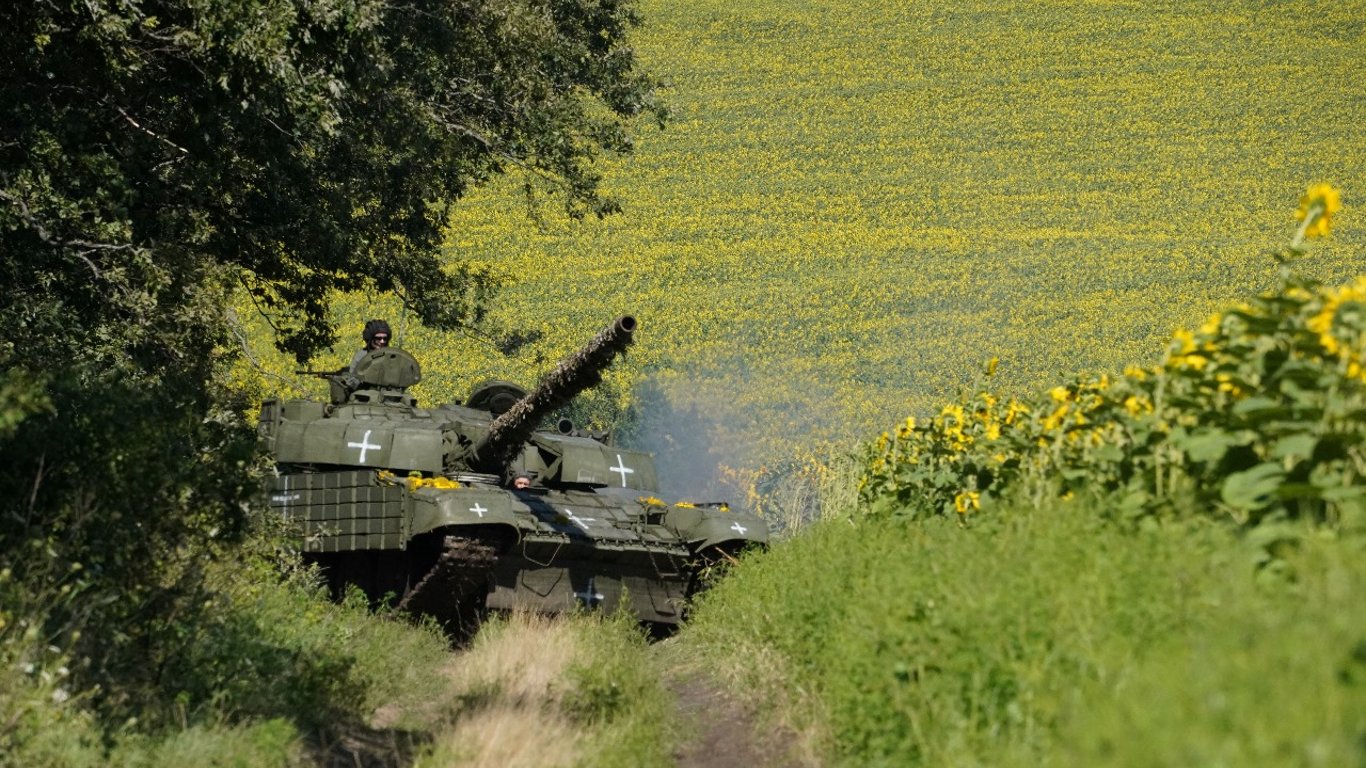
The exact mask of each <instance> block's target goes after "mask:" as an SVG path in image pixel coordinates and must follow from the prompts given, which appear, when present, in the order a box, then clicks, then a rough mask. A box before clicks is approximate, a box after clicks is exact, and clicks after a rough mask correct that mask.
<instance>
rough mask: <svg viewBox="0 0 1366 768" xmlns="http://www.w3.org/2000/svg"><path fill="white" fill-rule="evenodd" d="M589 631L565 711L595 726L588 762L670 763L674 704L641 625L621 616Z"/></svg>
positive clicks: (596, 765)
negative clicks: (665, 687) (666, 691)
mask: <svg viewBox="0 0 1366 768" xmlns="http://www.w3.org/2000/svg"><path fill="white" fill-rule="evenodd" d="M594 623H595V624H596V626H590V627H588V628H587V629H586V631H585V633H584V638H585V639H584V644H585V647H586V649H587V653H585V655H584V656H585V658H583V659H582V660H581V661H579V662H578V663H577V664H574V665H573V666H572V667H570V669H569V674H568V680H569V693H568V694H567V695H566V697H565V700H564V711H565V713H566V714H567V715H568V716H569V718H570V719H571V720H573V721H575V722H578V723H582V724H583V725H584V726H585V727H588V728H591V729H592V730H591V733H592V737H591V740H590V744H589V746H588V747H587V748H586V750H585V751H586V753H587V754H588V755H590V757H588V758H587V759H585V760H584V761H583V764H584V765H588V766H592V768H616V767H618V766H619V767H620V768H631V767H632V766H648V765H665V764H668V763H667V760H666V756H667V755H668V753H669V750H670V747H671V746H672V739H673V737H674V733H673V731H672V730H671V728H670V718H671V717H672V715H673V707H672V702H671V701H670V699H669V698H668V696H667V694H666V693H665V691H664V689H663V685H662V682H663V681H662V680H661V678H660V675H659V670H658V667H657V665H655V664H652V663H651V655H650V647H649V645H648V642H647V639H646V637H645V635H644V633H643V632H642V630H641V628H640V626H639V625H638V624H637V623H636V622H635V621H634V619H633V618H632V617H631V616H630V615H628V614H626V613H619V614H617V615H616V616H614V617H611V618H609V619H606V620H604V621H601V622H594Z"/></svg>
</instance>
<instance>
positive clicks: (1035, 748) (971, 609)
mask: <svg viewBox="0 0 1366 768" xmlns="http://www.w3.org/2000/svg"><path fill="white" fill-rule="evenodd" d="M1000 512H1001V514H999V515H993V516H991V517H989V518H984V519H983V520H982V521H981V523H980V524H979V525H976V526H972V527H970V528H968V529H967V530H964V529H962V528H961V527H960V526H957V525H955V524H954V523H953V521H951V520H945V519H943V518H939V517H935V518H931V519H929V520H924V521H920V522H914V523H912V522H910V521H908V520H906V519H905V518H882V519H875V520H874V519H865V520H863V521H862V522H860V523H859V524H858V525H856V526H850V525H848V524H846V523H822V524H818V525H816V526H813V527H812V528H810V529H808V530H807V531H806V532H805V533H803V535H801V536H798V537H795V538H793V539H792V540H790V541H788V542H786V543H785V544H784V545H783V546H782V547H777V548H774V549H773V550H772V551H771V552H769V553H767V554H765V555H763V556H761V557H751V558H747V559H746V560H745V561H744V563H743V566H742V567H740V568H738V569H736V570H735V571H734V572H733V573H732V574H731V576H730V577H729V578H728V579H727V580H725V581H723V582H721V583H720V584H719V585H717V587H715V588H714V589H713V590H712V591H710V592H708V593H707V595H706V596H705V597H704V599H703V601H702V604H701V605H700V606H699V607H698V610H697V612H696V615H695V619H694V621H693V622H692V624H691V625H690V627H689V628H688V630H687V632H686V634H685V636H684V639H685V640H686V641H687V642H690V643H695V644H697V645H698V646H700V647H701V648H703V649H704V650H705V652H706V653H707V655H708V656H709V657H710V658H711V660H712V662H713V663H714V664H716V665H717V666H718V668H719V669H721V670H723V671H724V672H725V673H726V674H729V675H730V676H732V679H733V681H734V683H733V684H734V687H735V688H736V689H737V690H741V691H748V692H749V695H750V696H751V697H752V698H753V699H754V700H756V701H758V702H760V703H762V704H764V705H766V706H767V707H768V708H769V714H770V715H771V716H777V717H782V718H784V719H786V720H788V721H789V722H795V724H796V725H798V726H799V731H802V732H811V733H817V734H820V733H823V734H824V736H823V739H824V740H823V741H821V742H820V746H822V747H823V748H824V754H826V755H827V757H828V759H829V761H830V764H832V765H850V766H853V765H860V766H862V765H868V766H875V765H888V766H891V765H999V766H1028V765H1041V764H1057V765H1190V764H1201V765H1213V764H1223V765H1287V764H1289V765H1324V766H1327V765H1348V764H1354V762H1356V761H1357V760H1359V758H1360V749H1361V747H1360V741H1359V739H1360V736H1361V734H1362V733H1363V732H1366V730H1364V729H1366V720H1364V719H1363V712H1366V680H1363V679H1362V676H1361V675H1360V674H1359V670H1360V668H1361V667H1360V661H1359V659H1358V657H1359V656H1360V646H1361V639H1362V637H1364V636H1366V634H1364V633H1366V618H1363V617H1366V612H1363V611H1362V610H1361V598H1360V596H1361V594H1362V589H1363V587H1366V567H1364V566H1363V563H1366V560H1363V558H1362V555H1363V554H1366V553H1364V552H1363V550H1362V548H1361V540H1360V539H1359V538H1352V539H1338V538H1336V537H1333V536H1325V535H1323V534H1322V533H1321V532H1316V531H1315V530H1314V529H1312V528H1309V527H1307V526H1305V525H1303V524H1299V525H1297V526H1295V528H1296V532H1297V533H1298V541H1299V544H1298V546H1297V547H1296V548H1295V549H1294V550H1293V551H1291V552H1288V553H1287V560H1286V563H1287V571H1286V573H1285V574H1284V576H1285V577H1284V578H1280V579H1276V580H1258V579H1254V578H1252V574H1253V572H1254V568H1255V563H1256V562H1257V560H1258V558H1259V556H1260V551H1259V550H1258V548H1257V547H1256V546H1254V545H1253V544H1251V543H1248V542H1245V541H1241V540H1240V539H1239V538H1238V537H1237V536H1236V534H1235V533H1234V532H1232V531H1229V530H1227V528H1226V527H1225V526H1221V525H1214V524H1210V523H1209V522H1208V521H1206V520H1204V519H1202V518H1194V519H1192V520H1189V521H1186V522H1184V523H1182V524H1171V523H1167V524H1162V525H1156V526H1153V527H1152V528H1151V529H1150V530H1146V531H1133V530H1125V529H1122V528H1120V527H1117V526H1113V525H1109V524H1107V523H1106V522H1105V521H1104V519H1103V518H1104V516H1103V514H1102V512H1103V508H1101V507H1097V506H1094V505H1092V504H1090V503H1083V502H1081V501H1073V502H1070V503H1069V502H1056V501H1055V502H1050V503H1049V504H1047V505H1046V506H1045V507H1043V508H1041V509H1035V508H1033V506H1032V504H1030V503H1028V502H1027V501H1020V502H1017V501H1015V500H1013V499H1012V500H1006V501H1003V502H1001V509H1000ZM775 706H776V707H777V710H776V711H775V710H774V707H775Z"/></svg>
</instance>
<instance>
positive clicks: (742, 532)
mask: <svg viewBox="0 0 1366 768" xmlns="http://www.w3.org/2000/svg"><path fill="white" fill-rule="evenodd" d="M730 529H731V530H732V531H735V532H736V533H738V534H740V535H741V536H744V535H745V531H748V530H749V529H748V528H746V527H745V526H743V525H740V524H739V523H736V524H735V525H732V526H731V527H730Z"/></svg>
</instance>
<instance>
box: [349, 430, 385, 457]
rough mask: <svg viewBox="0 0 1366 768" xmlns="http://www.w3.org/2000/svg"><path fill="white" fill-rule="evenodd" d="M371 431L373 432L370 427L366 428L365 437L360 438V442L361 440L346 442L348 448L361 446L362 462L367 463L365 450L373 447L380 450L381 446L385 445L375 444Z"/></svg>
mask: <svg viewBox="0 0 1366 768" xmlns="http://www.w3.org/2000/svg"><path fill="white" fill-rule="evenodd" d="M370 432H371V430H368V429H367V430H365V437H362V438H361V439H360V442H359V443H347V444H346V447H347V448H359V449H360V463H362V464H364V463H365V452H366V451H368V450H370V449H371V448H374V449H375V450H377V451H378V450H379V449H380V448H383V447H384V446H382V445H375V444H374V443H372V442H370Z"/></svg>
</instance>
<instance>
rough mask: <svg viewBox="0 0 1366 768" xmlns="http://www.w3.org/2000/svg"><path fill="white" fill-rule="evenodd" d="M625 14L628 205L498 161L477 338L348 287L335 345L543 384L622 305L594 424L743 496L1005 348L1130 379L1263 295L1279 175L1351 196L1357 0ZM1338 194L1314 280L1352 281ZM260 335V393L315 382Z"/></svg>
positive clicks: (1365, 134)
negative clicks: (632, 17) (633, 98)
mask: <svg viewBox="0 0 1366 768" xmlns="http://www.w3.org/2000/svg"><path fill="white" fill-rule="evenodd" d="M639 10H640V13H641V16H642V18H643V19H644V20H645V25H644V26H643V27H642V28H641V29H640V30H639V34H638V36H637V40H638V43H639V51H638V52H639V54H640V55H641V57H642V60H643V63H644V64H645V65H646V66H647V68H649V69H650V70H652V71H653V72H654V73H655V74H656V75H658V76H659V77H661V78H662V79H663V80H664V81H665V82H666V83H667V85H668V88H667V89H666V90H665V97H666V99H667V101H668V102H669V104H670V106H671V109H672V112H673V117H672V120H671V122H670V123H669V124H668V125H667V126H666V127H665V128H664V129H663V130H660V131H656V130H654V129H653V128H650V127H646V126H642V127H641V129H640V130H639V132H638V133H637V136H636V137H635V140H636V149H635V153H634V154H633V155H631V156H629V157H626V158H624V159H604V161H603V164H604V171H605V173H606V178H607V191H608V192H609V193H611V194H613V195H615V196H616V197H617V198H618V199H619V200H620V201H621V202H622V205H623V212H622V213H621V214H619V215H616V216H611V217H608V218H606V219H602V220H596V219H587V220H573V219H570V218H568V217H566V216H564V215H563V214H562V213H561V212H560V211H558V210H557V209H556V208H555V206H554V205H553V203H552V204H542V205H541V206H539V207H535V206H530V207H529V205H528V203H527V200H526V197H525V195H524V194H523V186H524V184H526V183H528V182H529V181H534V178H532V177H521V176H519V175H517V174H514V175H513V176H512V177H510V178H507V179H504V180H501V181H499V182H497V183H494V184H491V185H490V186H488V187H485V188H483V189H480V190H476V191H475V192H474V193H472V194H471V195H470V196H469V197H468V198H466V199H465V200H464V201H463V205H462V207H461V210H460V211H459V212H458V214H457V215H456V216H455V217H454V219H453V220H452V221H451V224H450V235H449V241H448V250H449V258H450V260H451V263H452V264H453V265H464V266H468V267H472V268H479V269H487V270H490V271H492V272H493V273H494V274H496V275H498V276H499V281H500V282H501V284H502V288H501V291H500V292H499V293H498V295H497V296H496V297H495V299H494V301H493V303H492V305H491V307H490V313H489V315H488V323H487V325H488V328H487V329H486V332H487V336H488V338H485V337H483V336H481V335H480V334H479V333H473V334H470V335H459V334H440V333H434V332H431V331H429V330H427V329H424V328H420V327H415V326H414V325H413V324H411V323H407V322H406V321H405V319H404V317H403V314H402V312H401V310H400V308H399V307H398V305H397V304H395V303H388V302H386V300H383V299H380V298H377V297H373V296H365V295H357V296H351V297H346V298H345V299H344V300H343V301H342V302H341V303H340V304H339V305H338V309H339V314H338V317H339V319H340V320H341V329H342V332H343V334H344V337H345V338H344V342H343V343H342V344H340V345H339V346H338V347H337V348H336V357H337V360H338V361H343V360H346V359H348V358H349V356H350V353H351V351H353V350H354V348H355V346H356V345H358V344H359V333H360V329H361V326H362V325H363V324H364V322H365V320H366V319H368V318H369V317H377V316H380V317H387V318H388V319H389V320H390V321H391V322H392V323H394V327H395V330H396V332H397V333H398V339H397V340H398V342H399V343H400V344H401V345H402V346H404V347H406V348H408V349H410V350H411V351H413V352H414V353H415V354H416V355H417V356H418V358H419V360H421V361H422V362H423V365H424V376H425V378H424V381H423V383H422V384H421V385H419V388H418V389H419V391H418V394H419V397H420V398H421V399H423V400H424V401H426V402H440V401H447V400H453V399H459V398H461V397H464V396H465V394H466V393H467V392H468V391H469V390H470V388H471V387H472V386H473V385H474V384H475V383H477V382H478V381H481V380H483V379H488V378H505V379H512V380H515V381H520V382H523V383H526V384H529V383H531V382H533V381H534V380H535V378H536V377H537V376H538V375H540V374H541V373H543V372H544V371H546V370H547V369H548V368H550V367H551V366H552V365H553V364H554V362H555V360H557V359H558V358H559V357H561V356H563V355H565V354H568V353H570V352H571V351H573V349H575V348H576V347H577V346H578V345H579V344H581V343H583V342H584V341H586V340H587V339H589V338H591V336H592V335H593V334H594V333H595V332H596V331H597V330H598V329H599V328H601V327H603V326H605V325H606V324H607V323H608V322H610V321H611V320H612V318H613V317H615V316H616V315H618V314H623V313H631V314H633V315H635V316H636V317H637V318H638V319H639V320H640V331H639V332H638V333H637V337H638V339H637V343H636V345H635V346H634V347H633V349H632V352H631V356H630V357H629V358H628V360H627V361H625V363H624V364H623V363H619V364H618V365H617V367H616V368H615V369H614V370H613V372H612V373H611V375H610V376H609V377H608V380H607V382H606V384H605V385H604V387H602V388H600V390H599V391H597V392H595V393H593V394H591V395H590V396H589V397H588V400H587V402H586V403H585V404H584V406H583V418H584V419H585V420H588V421H597V422H599V423H600V424H601V423H611V422H614V421H618V422H619V421H623V420H634V421H635V422H636V424H637V428H636V429H635V431H634V433H633V437H632V438H631V439H634V440H636V441H637V442H639V443H641V444H642V446H643V447H645V448H648V449H652V450H656V451H658V452H661V453H664V454H666V455H667V454H668V453H669V452H670V451H674V452H675V453H676V454H679V458H678V460H677V461H674V459H673V458H669V461H670V462H671V466H676V467H682V466H683V465H684V462H683V461H682V458H681V453H682V452H684V451H686V452H687V453H688V454H689V455H690V456H691V457H692V460H691V464H696V465H697V472H695V473H694V472H691V470H690V471H689V472H688V477H687V478H685V479H684V483H683V484H684V485H686V484H687V483H695V484H696V485H697V486H698V487H704V486H716V485H717V484H719V485H720V486H723V487H724V486H728V487H729V489H730V492H731V493H732V495H733V496H736V495H741V494H743V493H745V492H746V491H748V493H750V494H751V495H752V496H753V495H754V494H756V489H757V488H759V487H760V486H764V485H766V484H767V485H770V486H771V485H773V484H775V483H779V482H780V481H781V480H782V477H783V476H784V475H785V474H792V473H808V474H809V473H812V472H818V471H819V469H813V467H814V468H818V467H820V466H822V464H821V461H820V458H819V457H821V456H823V455H826V454H828V453H829V452H830V451H832V450H835V449H843V448H848V447H850V446H853V445H855V444H857V443H858V442H859V441H862V440H864V439H866V438H867V436H869V435H874V436H875V435H877V434H878V433H879V432H880V431H882V429H883V428H884V426H885V425H887V424H892V423H896V422H897V421H899V420H901V419H903V418H904V417H905V416H906V415H907V414H914V415H915V416H916V417H917V418H918V419H920V420H922V421H924V420H925V419H928V418H932V417H934V416H935V414H937V413H939V410H940V409H939V406H940V405H941V404H942V403H944V402H947V401H949V400H951V399H952V398H953V397H954V396H955V394H956V393H957V392H959V391H961V390H962V389H963V388H964V387H968V386H971V385H972V383H973V381H974V380H975V377H976V376H977V375H978V372H979V371H980V370H981V367H982V365H983V364H984V363H985V361H987V360H989V359H992V358H997V359H999V361H1000V362H999V368H998V370H997V372H996V375H995V377H994V378H993V390H994V391H996V392H998V393H1003V394H1005V395H1012V394H1013V395H1016V396H1021V397H1023V396H1026V395H1027V394H1028V393H1030V392H1034V391H1040V390H1043V389H1044V388H1046V387H1048V386H1051V385H1052V384H1054V383H1055V382H1057V381H1059V380H1065V379H1068V378H1070V377H1073V376H1075V375H1077V374H1080V373H1082V372H1087V371H1110V372H1113V373H1114V374H1117V372H1119V371H1122V370H1124V369H1125V368H1126V367H1127V366H1130V365H1136V366H1139V367H1143V368H1147V369H1150V368H1151V367H1152V366H1154V365H1156V364H1158V362H1159V360H1158V358H1157V356H1155V355H1154V354H1153V351H1154V350H1157V349H1160V348H1161V346H1162V344H1163V342H1164V341H1165V340H1166V339H1169V338H1170V337H1171V334H1172V332H1173V329H1175V328H1179V327H1193V326H1195V325H1197V324H1198V323H1199V321H1200V319H1201V318H1204V317H1207V316H1209V315H1210V314H1211V313H1212V312H1214V311H1215V310H1216V309H1218V308H1220V307H1224V306H1227V305H1229V304H1231V303H1232V302H1233V301H1235V300H1238V299H1240V298H1242V297H1245V296H1248V295H1251V294H1255V293H1258V292H1260V291H1264V290H1273V289H1274V288H1275V287H1276V286H1278V285H1280V283H1279V282H1278V281H1279V280H1281V277H1280V274H1279V272H1278V267H1277V265H1276V263H1275V262H1274V261H1273V260H1272V259H1269V258H1266V257H1264V256H1261V255H1259V254H1260V253H1261V252H1262V251H1264V250H1265V249H1266V248H1267V247H1268V244H1269V242H1273V241H1269V240H1268V235H1267V233H1268V232H1275V231H1277V230H1278V228H1279V226H1280V222H1281V221H1283V218H1282V217H1283V216H1284V215H1285V213H1286V197H1287V194H1288V191H1289V194H1293V192H1294V191H1295V190H1300V189H1304V188H1305V185H1307V184H1308V183H1310V182H1314V181H1319V180H1332V181H1333V182H1334V183H1335V184H1336V185H1337V186H1338V187H1339V188H1340V189H1342V190H1344V194H1346V195H1347V196H1348V198H1349V202H1350V196H1351V195H1352V194H1354V193H1355V192H1356V191H1358V190H1361V189H1366V119H1364V118H1366V27H1364V26H1363V25H1364V24H1366V3H1363V2H1361V1H1360V0H1349V1H1348V2H1340V3H1332V4H1322V3H1309V2H1296V1H1292V2H1285V3H1275V4H1266V3H1261V2H1253V1H1252V0H1216V2H1213V3H1207V4H1199V5H1191V4H1186V3H1171V2H1159V3H1141V4H1135V3H1131V2H1118V1H1115V2H1109V1H1106V0H1092V1H1086V2H1082V1H1076V0H1073V1H1069V2H1004V1H1003V0H968V1H967V2H964V3H956V4H953V5H951V6H945V5H942V4H940V5H936V4H914V3H904V2H892V1H891V0H835V2H821V3H816V2H809V1H808V0H793V1H791V2H787V1H785V2H776V1H775V0H754V2H747V3H742V4H733V3H724V2H719V1H718V0H698V1H697V2H689V3H665V2H661V1H660V0H644V1H643V2H641V3H640V4H639ZM1358 210H1359V209H1358ZM1353 217H1354V214H1353V213H1352V208H1351V207H1350V206H1348V207H1347V209H1346V210H1345V211H1344V212H1343V213H1342V215H1341V218H1340V221H1339V222H1338V226H1337V228H1336V230H1335V232H1334V235H1333V237H1331V238H1328V239H1327V240H1324V241H1322V242H1323V245H1321V246H1320V247H1319V248H1318V249H1317V251H1316V255H1315V258H1314V259H1313V260H1312V261H1307V262H1305V263H1303V264H1302V265H1301V266H1300V270H1301V272H1302V273H1303V276H1304V278H1305V279H1307V280H1314V281H1320V282H1322V283H1323V284H1328V285H1332V284H1340V283H1343V282H1346V281H1348V280H1350V279H1351V278H1352V277H1354V276H1355V275H1356V274H1358V273H1359V272H1361V271H1362V263H1361V260H1360V254H1361V253H1362V246H1363V245H1366V229H1363V228H1362V227H1361V226H1360V225H1359V224H1358V223H1357V222H1356V221H1354V218H1353ZM242 314H243V317H244V318H246V317H248V316H249V315H250V314H251V313H250V311H249V310H248V309H247V308H243V311H242ZM481 332H482V331H481ZM1229 332H1232V331H1231V330H1230V331H1229ZM508 334H516V335H518V337H520V338H521V339H522V340H524V341H526V342H527V343H526V344H524V345H523V346H521V348H520V349H519V351H518V352H517V353H516V354H514V355H511V356H507V355H504V354H501V353H500V352H499V351H498V349H497V344H495V343H493V341H492V339H494V338H496V337H499V336H500V335H503V336H506V335H508ZM248 336H249V337H250V338H251V339H256V338H259V337H258V336H257V335H255V334H254V333H249V334H248ZM262 346H263V345H262V344H257V343H252V344H251V345H250V347H251V351H252V353H253V357H254V359H255V361H256V366H255V367H254V369H253V372H250V375H253V376H260V374H263V373H264V374H266V376H265V378H264V379H260V380H258V383H257V386H262V387H264V388H269V389H271V390H279V389H289V388H293V389H294V390H295V391H302V390H307V389H308V388H309V386H310V385H309V384H308V383H307V382H304V381H301V380H299V379H297V378H293V377H291V376H290V375H289V374H288V368H289V366H290V364H288V363H286V362H282V361H279V360H277V359H275V358H274V357H273V355H272V354H271V353H269V352H267V351H265V350H263V349H261V347H262ZM277 376H278V377H279V378H274V377H277ZM262 382H264V383H262ZM1069 402H1071V401H1069ZM1044 416H1047V414H1045V415H1044ZM1242 447H1246V446H1242ZM691 464H689V467H691ZM718 466H719V467H720V470H719V471H718V470H717V467H718ZM664 474H666V475H667V474H670V473H669V472H666V473H664ZM950 501H952V499H950Z"/></svg>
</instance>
